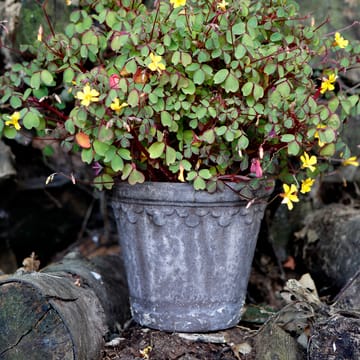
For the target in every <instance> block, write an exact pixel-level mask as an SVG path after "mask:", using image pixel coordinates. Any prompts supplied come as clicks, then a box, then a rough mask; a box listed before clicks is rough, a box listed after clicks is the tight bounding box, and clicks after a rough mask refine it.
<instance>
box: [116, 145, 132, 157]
mask: <svg viewBox="0 0 360 360" xmlns="http://www.w3.org/2000/svg"><path fill="white" fill-rule="evenodd" d="M117 153H118V154H119V155H120V156H121V157H122V158H123V159H124V160H131V153H130V150H128V149H123V148H121V149H118V150H117Z"/></svg>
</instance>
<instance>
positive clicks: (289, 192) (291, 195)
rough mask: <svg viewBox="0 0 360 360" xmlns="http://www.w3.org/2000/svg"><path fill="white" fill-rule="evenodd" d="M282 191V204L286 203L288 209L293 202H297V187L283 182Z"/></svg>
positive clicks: (291, 207) (290, 208)
mask: <svg viewBox="0 0 360 360" xmlns="http://www.w3.org/2000/svg"><path fill="white" fill-rule="evenodd" d="M283 189H284V192H283V193H281V194H280V196H281V197H282V198H283V201H282V202H281V203H282V204H286V205H287V207H288V209H289V210H292V209H293V207H294V205H293V202H299V198H298V196H297V187H296V186H295V185H294V184H291V186H289V185H287V184H283Z"/></svg>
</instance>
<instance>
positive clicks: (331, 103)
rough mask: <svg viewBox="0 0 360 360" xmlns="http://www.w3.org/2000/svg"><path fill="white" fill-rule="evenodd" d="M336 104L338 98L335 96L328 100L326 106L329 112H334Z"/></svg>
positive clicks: (337, 104) (337, 103)
mask: <svg viewBox="0 0 360 360" xmlns="http://www.w3.org/2000/svg"><path fill="white" fill-rule="evenodd" d="M338 106H339V99H338V97H337V96H336V97H334V98H333V99H331V100H330V101H329V102H328V107H329V109H330V111H331V112H335V111H336V110H337V108H338Z"/></svg>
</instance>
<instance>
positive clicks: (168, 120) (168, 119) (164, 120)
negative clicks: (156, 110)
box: [160, 111, 173, 127]
mask: <svg viewBox="0 0 360 360" xmlns="http://www.w3.org/2000/svg"><path fill="white" fill-rule="evenodd" d="M160 117H161V124H163V125H164V126H167V127H170V126H171V125H172V122H173V119H172V116H171V115H170V113H168V112H167V111H162V112H161V114H160Z"/></svg>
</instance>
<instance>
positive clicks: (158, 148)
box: [148, 141, 165, 159]
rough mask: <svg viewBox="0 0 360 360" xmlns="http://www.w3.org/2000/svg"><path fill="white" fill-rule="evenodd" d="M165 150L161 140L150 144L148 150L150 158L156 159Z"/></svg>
mask: <svg viewBox="0 0 360 360" xmlns="http://www.w3.org/2000/svg"><path fill="white" fill-rule="evenodd" d="M164 150H165V144H164V143H163V142H158V141H157V142H155V143H153V144H151V145H150V147H149V149H148V151H149V154H150V158H151V159H157V158H159V157H161V155H163V153H164Z"/></svg>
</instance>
